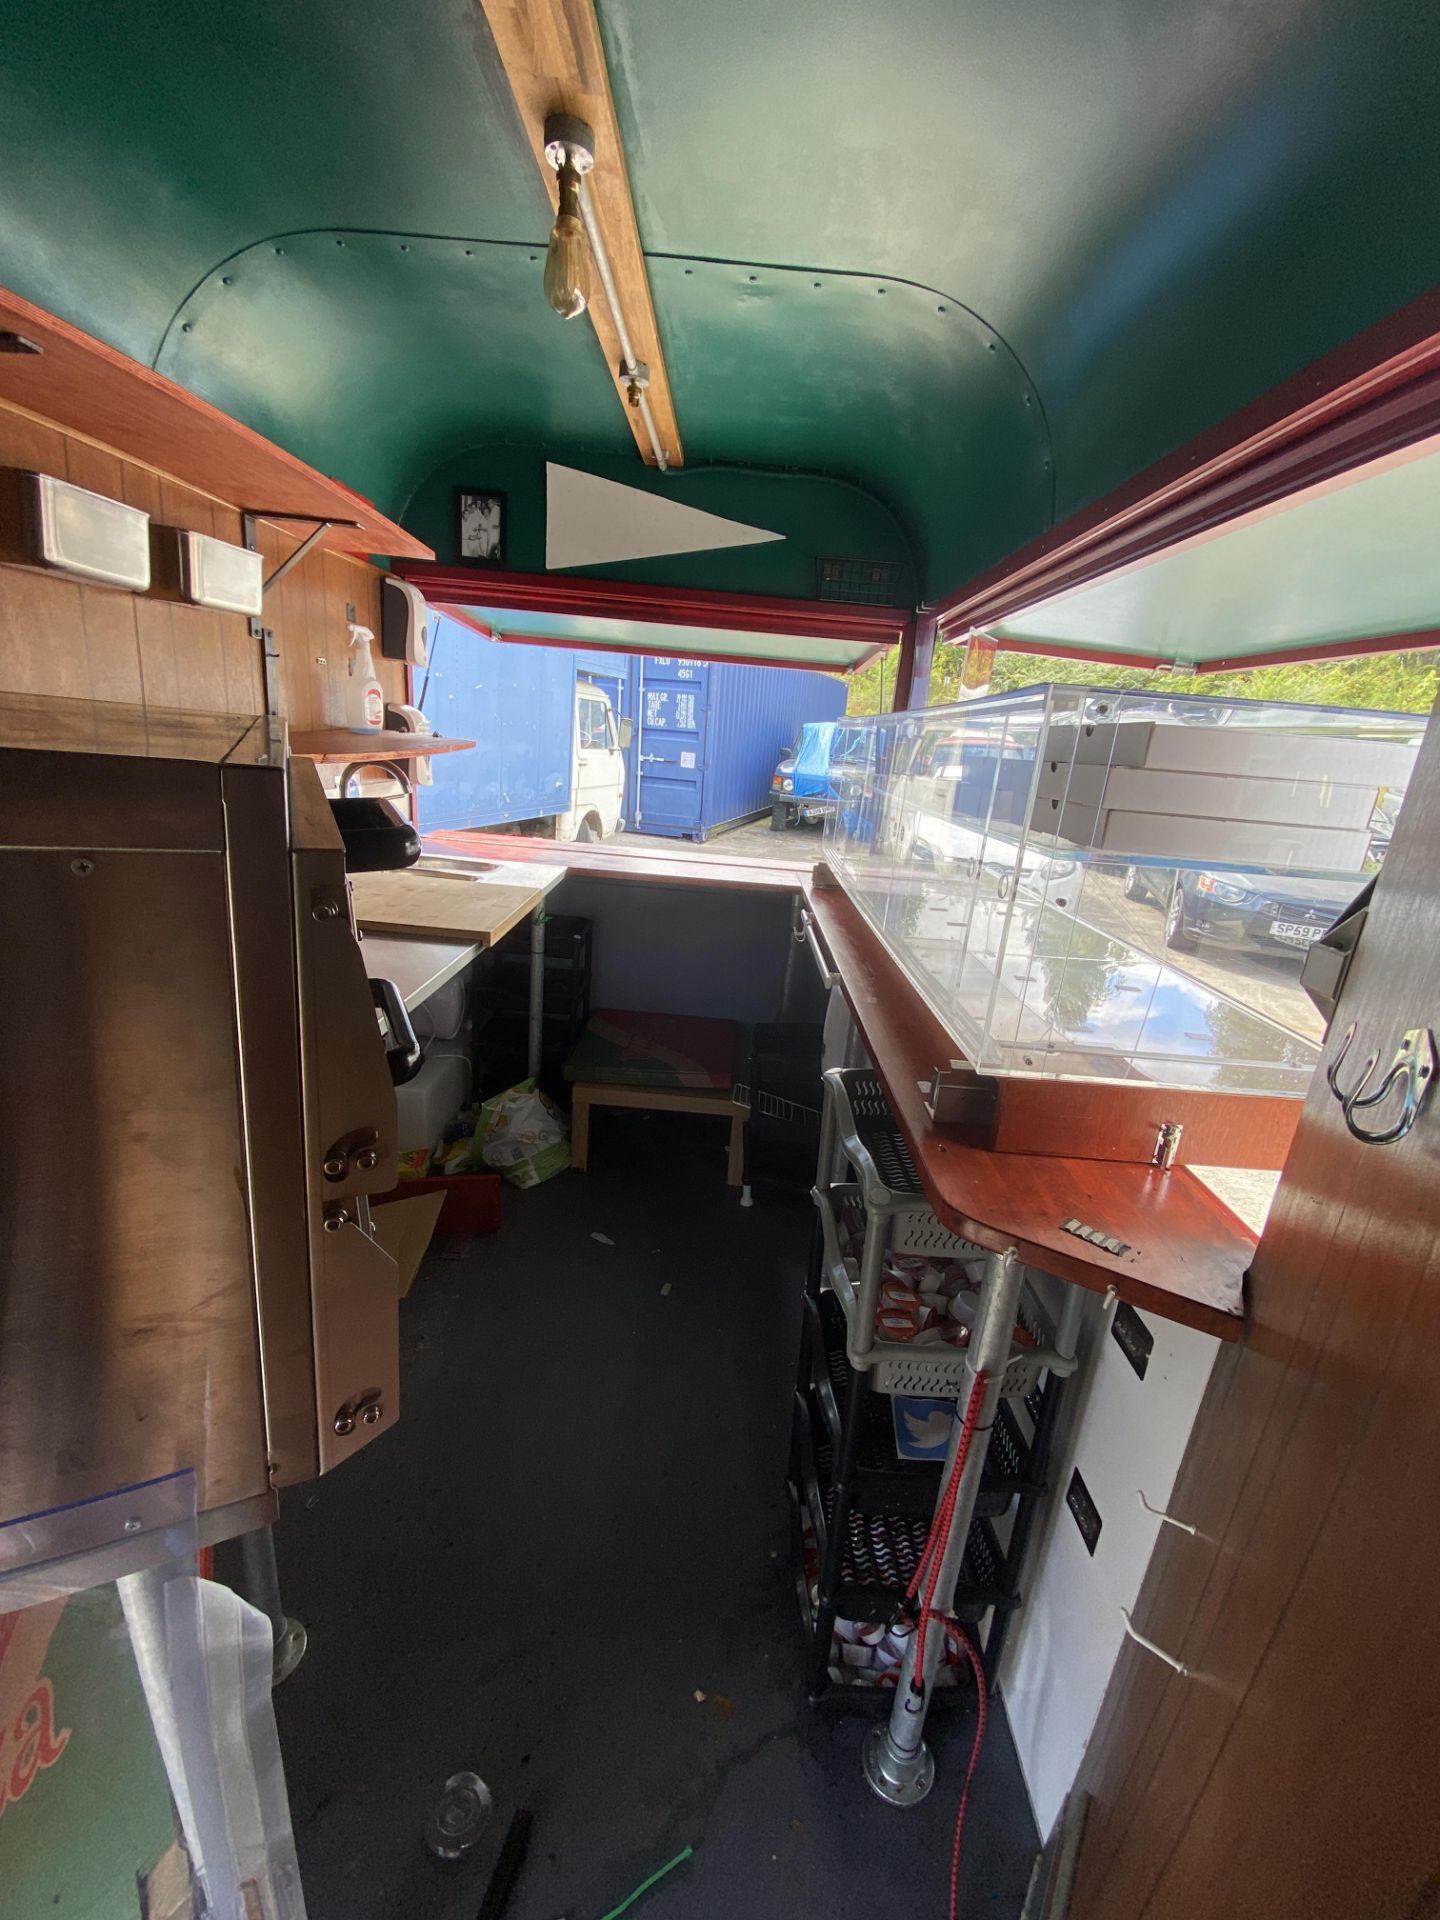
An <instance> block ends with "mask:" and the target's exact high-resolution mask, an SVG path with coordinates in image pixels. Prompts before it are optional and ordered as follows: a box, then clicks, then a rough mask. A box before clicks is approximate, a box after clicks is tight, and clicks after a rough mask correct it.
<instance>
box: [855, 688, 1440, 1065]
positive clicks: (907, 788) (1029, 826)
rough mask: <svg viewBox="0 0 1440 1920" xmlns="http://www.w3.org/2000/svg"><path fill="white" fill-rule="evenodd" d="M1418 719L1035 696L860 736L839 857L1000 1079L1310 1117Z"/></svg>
mask: <svg viewBox="0 0 1440 1920" xmlns="http://www.w3.org/2000/svg"><path fill="white" fill-rule="evenodd" d="M1424 728H1425V721H1424V718H1423V716H1419V715H1411V714H1393V713H1367V712H1360V711H1355V710H1350V709H1339V708H1328V707H1301V706H1284V705H1279V704H1275V703H1267V702H1261V701H1243V700H1215V699H1207V698H1204V697H1202V696H1194V697H1169V696H1157V695H1154V694H1148V693H1145V694H1142V693H1119V692H1114V691H1111V690H1107V689H1104V688H1098V687H1080V686H1075V687H1071V686H1044V687H1029V688H1026V689H1025V690H1024V691H1022V692H1019V693H1012V694H1001V695H997V696H995V697H994V698H991V699H984V700H974V701H970V702H968V703H966V704H964V705H960V706H953V707H935V708H931V709H930V710H929V711H927V712H923V713H899V714H881V715H878V716H876V717H875V718H874V719H871V720H866V721H863V722H860V723H858V725H857V727H856V729H855V730H854V732H853V733H851V734H849V736H848V738H849V742H850V744H849V747H848V750H847V751H846V753H845V755H844V757H843V758H842V759H841V760H840V761H839V762H838V763H837V765H836V767H835V773H834V779H835V786H836V790H837V793H838V794H839V796H840V804H839V806H838V808H837V810H836V813H835V816H834V818H833V819H832V820H831V821H830V823H829V825H828V827H827V831H826V858H827V860H828V861H829V863H830V865H831V866H832V867H833V868H834V870H835V872H836V874H837V876H838V878H839V879H840V881H841V883H842V885H843V886H844V887H845V888H846V890H847V892H849V893H850V895H851V896H852V898H853V899H854V900H855V902H856V904H857V905H858V906H859V907H860V909H861V911H862V912H863V913H864V914H865V915H866V917H867V918H868V919H869V920H870V922H871V923H872V925H873V926H874V927H875V928H876V930H877V931H878V932H879V933H880V934H881V936H882V937H883V938H884V939H885V941H886V942H887V944H888V945H889V947H890V948H891V950H892V952H893V953H894V954H895V957H896V959H897V960H898V961H899V963H900V965H901V966H902V967H903V968H904V969H905V971H906V973H907V974H908V975H909V977H910V979H911V980H912V981H913V982H914V984H915V985H916V987H917V988H918V989H919V991H920V992H921V994H922V995H923V996H924V998H925V999H926V1000H927V1001H928V1003H929V1004H930V1006H931V1007H932V1008H933V1009H934V1011H935V1013H936V1014H937V1015H938V1016H939V1018H940V1020H941V1021H942V1022H943V1023H944V1025H945V1027H946V1028H947V1030H948V1031H949V1033H950V1034H951V1036H952V1038H953V1039H954V1041H955V1044H956V1047H957V1049H958V1051H959V1052H960V1053H962V1054H963V1055H964V1056H965V1058H966V1059H968V1060H969V1061H970V1062H971V1063H972V1064H973V1065H974V1066H975V1067H977V1068H978V1069H979V1070H980V1071H982V1072H985V1073H993V1074H1025V1075H1039V1076H1053V1077H1058V1078H1064V1079H1095V1080H1108V1081H1122V1082H1123V1081H1137V1080H1138V1081H1147V1082H1150V1083H1152V1084H1156V1085H1161V1086H1177V1087H1202V1088H1203V1087H1209V1088H1214V1089H1217V1090H1223V1091H1225V1092H1227V1093H1256V1094H1291V1095H1295V1096H1297V1097H1303V1095H1304V1092H1305V1089H1306V1087H1307V1085H1308V1083H1309V1079H1310V1074H1311V1071H1312V1069H1313V1066H1314V1063H1315V1060H1316V1058H1317V1057H1318V1041H1319V1039H1320V1037H1321V1032H1322V1029H1321V1023H1320V1017H1319V1015H1318V1014H1317V1013H1316V1012H1315V1010H1314V1009H1313V1008H1312V1006H1311V1005H1310V1002H1309V1001H1308V1000H1307V999H1306V997H1305V995H1304V994H1303V992H1302V991H1301V989H1300V986H1299V969H1300V962H1301V960H1302V959H1303V957H1304V954H1305V951H1306V949H1307V948H1308V947H1309V946H1310V944H1311V943H1312V942H1313V941H1314V940H1316V939H1318V938H1319V937H1320V936H1321V935H1322V934H1323V933H1324V932H1325V930H1326V929H1327V928H1328V927H1329V926H1330V925H1331V924H1332V922H1333V921H1334V920H1335V919H1336V918H1337V917H1338V916H1339V915H1340V914H1341V913H1342V912H1343V911H1344V909H1345V908H1346V906H1347V905H1348V904H1349V902H1350V901H1351V900H1352V899H1353V897H1354V896H1355V894H1356V893H1357V892H1358V891H1359V889H1360V888H1361V886H1363V884H1364V882H1365V878H1366V876H1367V874H1368V873H1370V872H1373V871H1374V869H1375V866H1376V864H1377V861H1378V858H1379V854H1380V850H1381V845H1382V840H1383V837H1388V836H1386V835H1385V833H1384V830H1383V827H1382V824H1381V823H1382V815H1381V812H1380V809H1381V807H1382V803H1383V804H1385V805H1386V806H1387V807H1388V810H1389V811H1390V812H1391V813H1393V803H1394V800H1395V797H1396V796H1397V795H1399V794H1402V793H1403V792H1404V790H1405V787H1406V785H1407V784H1408V781H1409V777H1410V771H1411V768H1412V767H1413V765H1414V760H1415V753H1416V749H1417V747H1418V745H1419V741H1420V737H1421V735H1422V734H1423V732H1424Z"/></svg>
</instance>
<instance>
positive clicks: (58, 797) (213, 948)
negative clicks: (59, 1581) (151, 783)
mask: <svg viewBox="0 0 1440 1920" xmlns="http://www.w3.org/2000/svg"><path fill="white" fill-rule="evenodd" d="M44 758H47V756H36V755H30V754H26V755H19V754H14V755H0V794H3V795H4V804H8V802H9V799H10V798H11V797H15V798H17V799H18V800H20V801H21V802H24V803H26V804H27V805H28V801H29V798H30V788H29V786H28V781H29V780H30V779H33V778H34V772H35V762H36V760H37V759H44ZM54 758H55V759H56V760H63V761H65V762H67V763H68V766H69V768H70V769H71V777H70V778H67V777H66V775H65V772H64V769H63V768H62V767H59V766H55V767H52V768H51V769H50V770H49V780H48V784H49V786H50V792H49V794H48V796H46V798H47V799H48V801H49V803H50V805H51V806H52V807H54V808H55V809H56V813H55V815H54V816H53V817H55V818H59V819H62V820H68V821H70V822H76V821H79V820H81V819H84V820H86V821H87V822H89V821H91V820H92V819H93V815H88V814H86V812H85V807H84V804H82V803H83V802H84V800H85V795H84V794H82V793H81V792H80V791H79V788H80V786H81V785H82V784H83V785H85V787H86V790H87V792H88V795H89V800H90V802H92V803H93V804H94V806H96V807H97V808H99V809H100V810H101V811H102V812H103V811H104V810H105V809H106V807H107V806H108V805H109V800H110V797H111V796H110V795H107V794H106V793H105V792H104V791H102V790H100V789H98V788H97V786H96V784H95V780H94V778H93V775H94V774H95V772H96V769H97V768H98V767H99V766H102V765H103V763H97V762H93V761H88V762H87V761H86V760H85V759H84V758H83V757H81V758H79V759H77V758H75V757H73V756H55V757H54ZM21 760H23V761H24V762H26V763H27V765H26V767H25V769H24V774H23V777H22V776H21V773H20V771H19V770H18V769H17V768H16V767H15V765H14V763H15V762H19V761H21ZM117 767H123V768H124V775H123V778H119V777H117V775H116V772H115V769H116V768H117ZM155 771H156V768H155V766H154V764H153V763H147V762H144V761H131V762H128V763H126V762H110V763H109V778H110V781H111V784H112V787H113V789H114V794H113V798H114V803H115V804H114V808H113V820H112V823H111V825H110V826H109V827H108V829H107V830H106V831H96V830H94V829H93V827H92V830H91V831H88V832H84V833H82V834H81V835H79V836H78V841H79V845H80V846H81V847H83V848H84V849H85V850H84V852H83V853H77V852H75V851H74V850H73V846H72V848H62V849H60V850H57V851H16V850H13V849H10V850H5V851H3V852H0V898H3V899H4V901H5V903H6V916H5V917H6V928H5V933H4V937H3V939H0V1004H3V1005H4V1006H5V1008H6V1012H7V1027H8V1031H7V1034H6V1040H5V1050H4V1056H3V1057H4V1079H5V1090H4V1098H3V1100H0V1408H3V1410H4V1411H3V1418H0V1513H3V1517H7V1518H8V1517H10V1516H13V1515H16V1514H22V1513H25V1512H30V1511H34V1510H36V1509H39V1508H44V1507H47V1506H52V1505H56V1504H59V1503H62V1502H69V1501H75V1500H80V1499H85V1498H88V1497H91V1496H93V1495H96V1494H100V1493H104V1492H106V1491H108V1490H110V1489H112V1488H115V1487H118V1486H123V1485H125V1484H127V1483H129V1482H134V1481H139V1480H143V1479H147V1478H150V1477H151V1476H154V1475H157V1474H162V1473H166V1472H169V1471H172V1470H174V1469H175V1468H178V1467H193V1468H194V1469H195V1470H196V1473H197V1475H198V1479H199V1489H200V1493H199V1498H200V1505H201V1506H202V1507H203V1508H210V1507H219V1506H224V1505H227V1504H230V1503H232V1502H237V1501H245V1500H250V1499H253V1498H255V1497H257V1496H261V1495H264V1494H265V1493H266V1491H267V1486H268V1482H267V1474H266V1460H265V1437H264V1431H263V1424H262V1419H261V1405H260V1393H259V1356H258V1350H257V1340H256V1329H255V1303H254V1286H253V1280H252V1272H251V1255H250V1237H249V1229H248V1222H247V1217H246V1180H245V1153H244V1143H243V1138H242V1130H241V1115H240V1102H239V1094H238V1088H237V1073H236V1058H237V1055H236V1032H235V1021H234V998H233V991H232V980H231V965H230V939H229V924H228V911H227V900H226V884H225V868H224V860H223V857H222V855H221V854H220V853H219V852H217V851H208V850H206V851H197V850H190V851H158V850H156V851H112V850H108V849H107V848H106V847H105V845H104V842H105V840H106V839H107V837H116V836H117V834H118V833H119V832H121V831H124V830H125V824H124V823H125V822H126V821H127V820H128V822H129V823H130V827H129V830H130V831H131V832H135V831H136V830H137V829H136V828H135V825H134V823H135V821H136V819H137V818H143V817H144V814H145V807H146V804H147V802H146V801H145V798H144V796H145V794H146V792H147V791H149V793H150V795H151V801H152V802H153V800H154V798H155V795H156V790H155V789H154V788H148V789H147V776H149V775H151V774H153V773H155ZM185 771H186V772H188V773H190V774H192V775H195V776H196V777H197V778H199V777H203V776H202V774H201V770H200V769H197V768H190V769H186V770H185ZM132 781H133V784H134V786H135V788H136V791H137V792H138V794H139V795H140V796H141V798H140V800H139V802H138V804H137V807H136V808H134V809H128V810H127V808H126V807H125V805H124V792H123V789H125V788H128V787H129V786H130V785H131V783H132ZM209 782H210V789H211V795H212V797H211V799H210V801H209V802H208V803H207V802H206V801H205V800H204V799H203V796H201V795H199V794H198V793H197V792H196V791H195V790H190V791H188V792H187V793H186V795H185V798H186V805H185V806H184V807H183V808H182V809H181V810H180V811H178V812H177V813H176V814H175V815H174V816H173V817H172V816H170V815H168V814H167V813H165V811H164V810H163V809H162V810H161V811H160V812H158V813H155V814H154V816H153V822H152V826H151V828H150V830H151V831H155V832H157V833H158V832H159V831H160V830H162V829H163V828H164V826H165V824H166V821H167V819H168V821H169V825H170V829H171V831H172V832H173V834H174V835H175V837H176V838H178V839H181V840H182V841H183V840H185V839H186V838H187V836H188V837H190V838H192V839H193V837H194V822H195V821H196V820H203V819H205V818H207V817H208V816H213V815H218V811H219V804H218V792H217V790H216V776H215V774H214V773H213V771H212V772H211V773H210V774H209ZM180 794H181V788H180V787H179V786H176V787H173V788H171V789H170V790H169V793H168V799H169V800H177V799H178V798H179V796H180ZM192 798H193V799H194V807H193V811H192V809H191V807H190V804H189V802H190V800H191V799H192ZM4 817H5V825H6V828H7V830H11V833H12V837H13V827H14V824H15V823H14V818H13V816H11V815H6V816H4ZM36 817H37V816H36V815H35V814H34V813H33V811H32V814H31V818H32V819H34V818H36ZM32 830H33V829H32ZM51 831H52V833H58V831H59V829H58V828H52V829H51Z"/></svg>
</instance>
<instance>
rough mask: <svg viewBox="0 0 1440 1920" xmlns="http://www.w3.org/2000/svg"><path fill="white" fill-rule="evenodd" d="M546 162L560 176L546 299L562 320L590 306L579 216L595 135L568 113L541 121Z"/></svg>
mask: <svg viewBox="0 0 1440 1920" xmlns="http://www.w3.org/2000/svg"><path fill="white" fill-rule="evenodd" d="M545 158H546V159H547V160H548V161H549V162H550V165H551V166H552V167H554V169H555V171H556V173H557V174H558V175H559V182H560V205H559V208H558V210H557V212H556V215H555V225H554V226H553V227H552V228H551V230H550V244H549V246H548V247H547V248H546V250H545V298H546V299H547V300H548V301H549V302H550V304H551V306H552V307H553V308H554V309H555V311H556V313H558V314H559V315H560V318H561V319H562V320H574V319H577V318H578V317H579V315H580V314H582V313H584V311H585V309H586V307H588V306H589V304H590V248H589V244H588V242H587V240H586V237H585V222H584V219H583V217H582V214H581V211H580V193H581V182H582V180H583V179H584V177H585V175H586V174H587V173H589V171H590V169H591V168H592V167H593V166H594V164H595V135H594V132H593V131H592V130H591V128H590V127H588V126H587V125H586V124H585V122H584V121H583V120H577V119H576V118H575V116H574V115H573V114H569V113H552V114H551V115H550V117H549V119H548V120H547V121H546V122H545Z"/></svg>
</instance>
